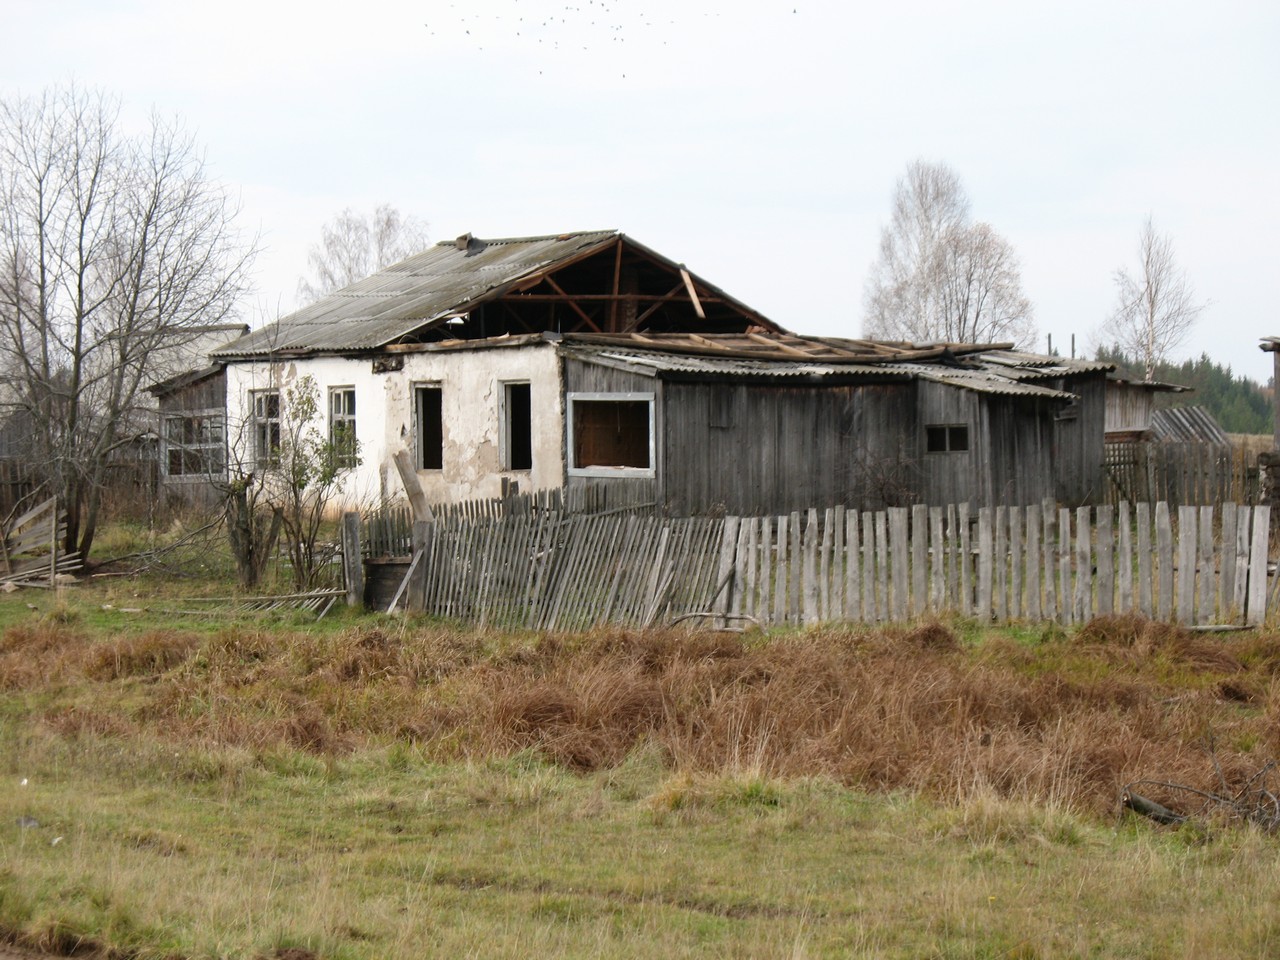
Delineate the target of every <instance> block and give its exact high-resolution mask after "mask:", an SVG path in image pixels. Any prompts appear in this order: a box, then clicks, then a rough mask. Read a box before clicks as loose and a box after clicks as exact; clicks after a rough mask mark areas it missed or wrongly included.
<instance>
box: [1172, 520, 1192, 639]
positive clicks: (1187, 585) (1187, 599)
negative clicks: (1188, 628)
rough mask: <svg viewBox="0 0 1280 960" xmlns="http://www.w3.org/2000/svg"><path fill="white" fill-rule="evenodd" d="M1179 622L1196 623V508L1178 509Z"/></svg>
mask: <svg viewBox="0 0 1280 960" xmlns="http://www.w3.org/2000/svg"><path fill="white" fill-rule="evenodd" d="M1177 590H1178V594H1177V596H1178V600H1177V604H1178V622H1179V623H1183V624H1191V623H1195V599H1196V508H1195V507H1192V506H1188V505H1186V504H1183V505H1182V506H1180V507H1178V587H1177Z"/></svg>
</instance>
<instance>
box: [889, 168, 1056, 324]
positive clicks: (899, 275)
mask: <svg viewBox="0 0 1280 960" xmlns="http://www.w3.org/2000/svg"><path fill="white" fill-rule="evenodd" d="M865 300H866V317H865V322H864V332H865V334H866V335H867V336H870V337H878V338H883V339H889V340H909V341H914V342H930V341H945V342H948V343H987V342H993V341H1003V340H1011V341H1013V342H1014V343H1016V344H1019V345H1025V344H1028V343H1030V342H1031V341H1032V340H1033V339H1034V338H1035V324H1034V322H1033V318H1032V307H1031V302H1030V301H1029V300H1028V299H1027V297H1026V296H1025V295H1024V294H1023V292H1022V280H1021V273H1020V267H1019V264H1018V258H1017V254H1016V253H1015V252H1014V250H1013V248H1012V247H1011V246H1010V245H1009V243H1008V242H1007V241H1006V240H1005V239H1004V238H1003V237H1001V236H1000V235H999V234H998V233H996V231H995V230H994V229H993V228H992V227H991V225H990V224H987V223H980V222H979V223H974V222H973V221H972V219H971V217H970V214H969V198H968V195H967V194H966V193H965V190H964V187H963V185H962V184H961V183H960V178H959V177H958V176H956V174H955V172H954V171H953V170H951V168H950V167H947V166H945V165H944V164H932V163H926V162H924V161H921V160H917V161H915V162H913V163H912V164H910V165H909V166H908V167H907V172H906V174H905V175H904V176H903V177H902V178H901V179H900V180H899V181H898V184H897V186H896V188H895V189H894V195H893V214H892V218H891V221H890V223H889V225H888V226H887V227H885V228H884V230H883V232H882V233H881V237H880V259H879V260H878V261H877V262H876V264H875V265H874V266H873V268H872V274H871V277H870V278H869V280H868V282H867V287H866V297H865Z"/></svg>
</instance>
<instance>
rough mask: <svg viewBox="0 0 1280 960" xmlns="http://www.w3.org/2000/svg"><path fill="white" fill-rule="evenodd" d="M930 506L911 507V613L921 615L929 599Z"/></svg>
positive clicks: (915, 615)
mask: <svg viewBox="0 0 1280 960" xmlns="http://www.w3.org/2000/svg"><path fill="white" fill-rule="evenodd" d="M928 574H929V508H928V507H927V506H925V505H924V504H917V505H916V506H914V507H912V508H911V615H912V616H913V617H919V616H920V615H921V614H923V613H924V611H925V606H926V601H927V600H928V583H929V580H928Z"/></svg>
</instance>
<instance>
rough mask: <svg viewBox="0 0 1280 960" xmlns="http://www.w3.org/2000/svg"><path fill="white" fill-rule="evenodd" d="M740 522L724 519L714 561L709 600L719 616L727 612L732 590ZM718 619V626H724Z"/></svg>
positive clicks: (738, 520)
mask: <svg viewBox="0 0 1280 960" xmlns="http://www.w3.org/2000/svg"><path fill="white" fill-rule="evenodd" d="M741 525H742V521H741V519H739V518H738V517H725V518H724V531H723V533H722V534H721V536H720V556H719V559H718V560H717V561H716V585H715V591H716V592H715V594H714V595H713V596H712V598H711V609H712V610H713V611H714V612H716V613H719V614H724V613H728V612H729V599H730V597H731V596H732V590H733V574H734V561H735V560H736V556H735V555H736V553H737V548H738V529H739V527H741ZM725 623H726V622H725V620H724V619H723V618H721V619H720V624H721V625H722V626H724V625H725Z"/></svg>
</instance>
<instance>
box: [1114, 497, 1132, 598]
mask: <svg viewBox="0 0 1280 960" xmlns="http://www.w3.org/2000/svg"><path fill="white" fill-rule="evenodd" d="M1130 514H1131V511H1130V508H1129V501H1128V500H1121V501H1120V508H1119V516H1118V518H1117V520H1116V531H1117V533H1118V534H1119V537H1118V538H1117V539H1118V541H1119V543H1118V546H1117V549H1118V551H1119V553H1118V555H1117V557H1116V585H1117V586H1118V587H1119V590H1120V598H1119V600H1118V601H1117V602H1118V603H1119V605H1120V612H1121V613H1132V612H1133V523H1132V520H1131V516H1130Z"/></svg>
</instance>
